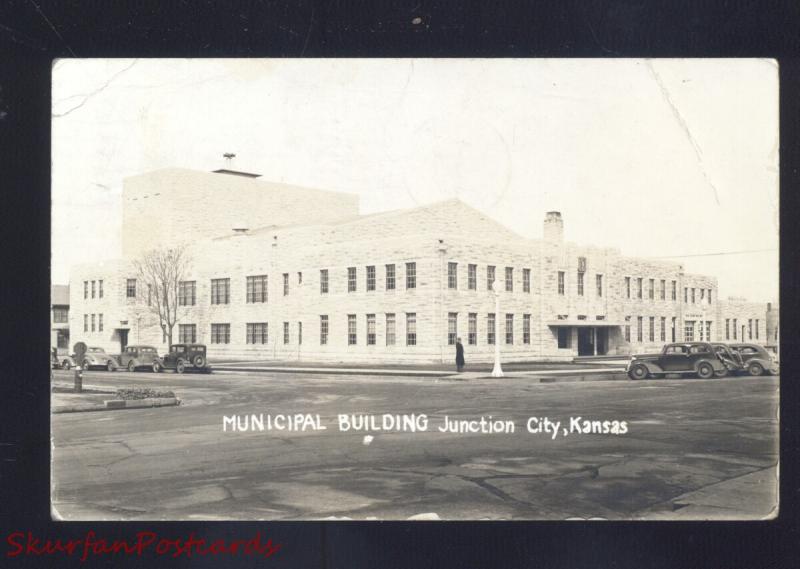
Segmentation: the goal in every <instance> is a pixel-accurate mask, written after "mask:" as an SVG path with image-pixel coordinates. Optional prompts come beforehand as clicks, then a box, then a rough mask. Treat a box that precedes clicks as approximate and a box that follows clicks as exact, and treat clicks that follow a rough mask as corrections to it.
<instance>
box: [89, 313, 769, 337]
mask: <svg viewBox="0 0 800 569" xmlns="http://www.w3.org/2000/svg"><path fill="white" fill-rule="evenodd" d="M97 331H98V332H102V331H103V315H102V314H98V315H97ZM756 337H758V336H757V335H756Z"/></svg>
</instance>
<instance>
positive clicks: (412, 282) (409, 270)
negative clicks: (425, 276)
mask: <svg viewBox="0 0 800 569" xmlns="http://www.w3.org/2000/svg"><path fill="white" fill-rule="evenodd" d="M406 288H407V289H408V288H417V264H416V263H406ZM414 318H415V322H416V314H415V315H414ZM414 337H415V338H416V334H415V336H414Z"/></svg>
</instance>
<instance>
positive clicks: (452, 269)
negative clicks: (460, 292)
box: [447, 263, 458, 289]
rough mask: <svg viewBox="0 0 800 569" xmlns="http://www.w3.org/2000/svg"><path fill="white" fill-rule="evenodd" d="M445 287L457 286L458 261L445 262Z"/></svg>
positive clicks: (452, 287)
mask: <svg viewBox="0 0 800 569" xmlns="http://www.w3.org/2000/svg"><path fill="white" fill-rule="evenodd" d="M447 288H451V289H456V288H458V263H447Z"/></svg>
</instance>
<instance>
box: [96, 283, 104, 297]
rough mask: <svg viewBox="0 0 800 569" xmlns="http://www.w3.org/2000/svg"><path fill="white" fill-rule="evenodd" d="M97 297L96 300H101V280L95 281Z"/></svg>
mask: <svg viewBox="0 0 800 569" xmlns="http://www.w3.org/2000/svg"><path fill="white" fill-rule="evenodd" d="M97 296H98V298H103V280H102V279H100V280H99V281H97Z"/></svg>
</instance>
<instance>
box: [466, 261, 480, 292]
mask: <svg viewBox="0 0 800 569" xmlns="http://www.w3.org/2000/svg"><path fill="white" fill-rule="evenodd" d="M467 288H468V289H469V290H477V288H478V265H467Z"/></svg>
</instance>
